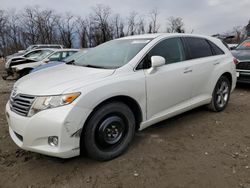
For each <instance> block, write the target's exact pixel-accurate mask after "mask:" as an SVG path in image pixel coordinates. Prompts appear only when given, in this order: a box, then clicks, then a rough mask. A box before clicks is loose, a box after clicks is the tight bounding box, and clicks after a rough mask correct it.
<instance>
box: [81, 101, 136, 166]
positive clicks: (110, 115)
mask: <svg viewBox="0 0 250 188" xmlns="http://www.w3.org/2000/svg"><path fill="white" fill-rule="evenodd" d="M134 133H135V117H134V114H133V112H132V111H131V109H130V108H129V107H128V106H127V105H126V104H124V103H121V102H112V103H108V104H106V105H103V106H101V107H100V108H98V109H97V110H96V111H95V112H94V113H93V115H92V116H91V117H90V119H89V120H88V122H87V124H86V125H85V127H84V130H83V133H82V139H81V147H82V146H84V149H85V151H86V152H87V154H88V155H89V156H90V157H91V158H93V159H96V160H99V161H107V160H111V159H113V158H115V157H118V156H119V155H121V154H122V153H124V152H125V151H126V149H127V148H128V147H129V145H130V143H131V141H132V139H133V137H134ZM81 149H83V148H81Z"/></svg>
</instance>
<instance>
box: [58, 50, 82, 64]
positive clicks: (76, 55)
mask: <svg viewBox="0 0 250 188" xmlns="http://www.w3.org/2000/svg"><path fill="white" fill-rule="evenodd" d="M85 53H86V51H79V52H76V53H74V54H73V55H70V56H68V57H66V58H64V59H63V60H62V61H63V62H70V61H73V60H74V61H75V60H77V59H78V58H80V57H81V56H82V55H83V54H85Z"/></svg>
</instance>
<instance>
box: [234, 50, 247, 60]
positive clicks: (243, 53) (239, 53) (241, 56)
mask: <svg viewBox="0 0 250 188" xmlns="http://www.w3.org/2000/svg"><path fill="white" fill-rule="evenodd" d="M231 52H232V54H233V56H234V57H235V58H237V59H238V60H240V61H248V60H250V50H233V51H231Z"/></svg>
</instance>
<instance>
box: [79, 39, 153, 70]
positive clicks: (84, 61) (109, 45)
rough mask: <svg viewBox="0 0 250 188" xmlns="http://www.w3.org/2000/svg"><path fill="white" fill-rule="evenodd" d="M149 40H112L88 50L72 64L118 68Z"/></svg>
mask: <svg viewBox="0 0 250 188" xmlns="http://www.w3.org/2000/svg"><path fill="white" fill-rule="evenodd" d="M151 40H152V39H123V40H112V41H109V42H106V43H104V44H102V45H99V46H97V47H95V48H93V49H91V50H89V51H88V52H86V53H85V54H83V55H82V56H81V57H80V58H79V59H77V60H75V62H74V64H76V65H80V66H87V67H93V68H105V69H115V68H119V67H122V66H123V65H125V64H127V63H128V62H129V61H130V60H131V59H132V58H133V57H135V55H136V54H137V53H139V52H140V51H141V50H142V49H143V48H144V47H145V46H146V45H147V44H148V43H149V42H150V41H151Z"/></svg>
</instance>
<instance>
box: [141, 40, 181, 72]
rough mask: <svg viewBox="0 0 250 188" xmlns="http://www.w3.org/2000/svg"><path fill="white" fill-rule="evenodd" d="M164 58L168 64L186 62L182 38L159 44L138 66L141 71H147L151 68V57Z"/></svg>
mask: <svg viewBox="0 0 250 188" xmlns="http://www.w3.org/2000/svg"><path fill="white" fill-rule="evenodd" d="M152 56H162V57H164V58H165V60H166V64H170V63H176V62H180V61H184V60H185V55H184V50H183V46H182V42H181V39H180V38H171V39H166V40H164V41H162V42H160V43H158V44H157V45H156V46H155V47H153V49H152V50H151V51H150V52H149V53H148V54H147V55H146V56H145V57H144V58H143V60H142V61H141V63H140V64H139V65H138V66H137V68H136V69H137V70H139V69H147V68H150V67H151V57H152Z"/></svg>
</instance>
